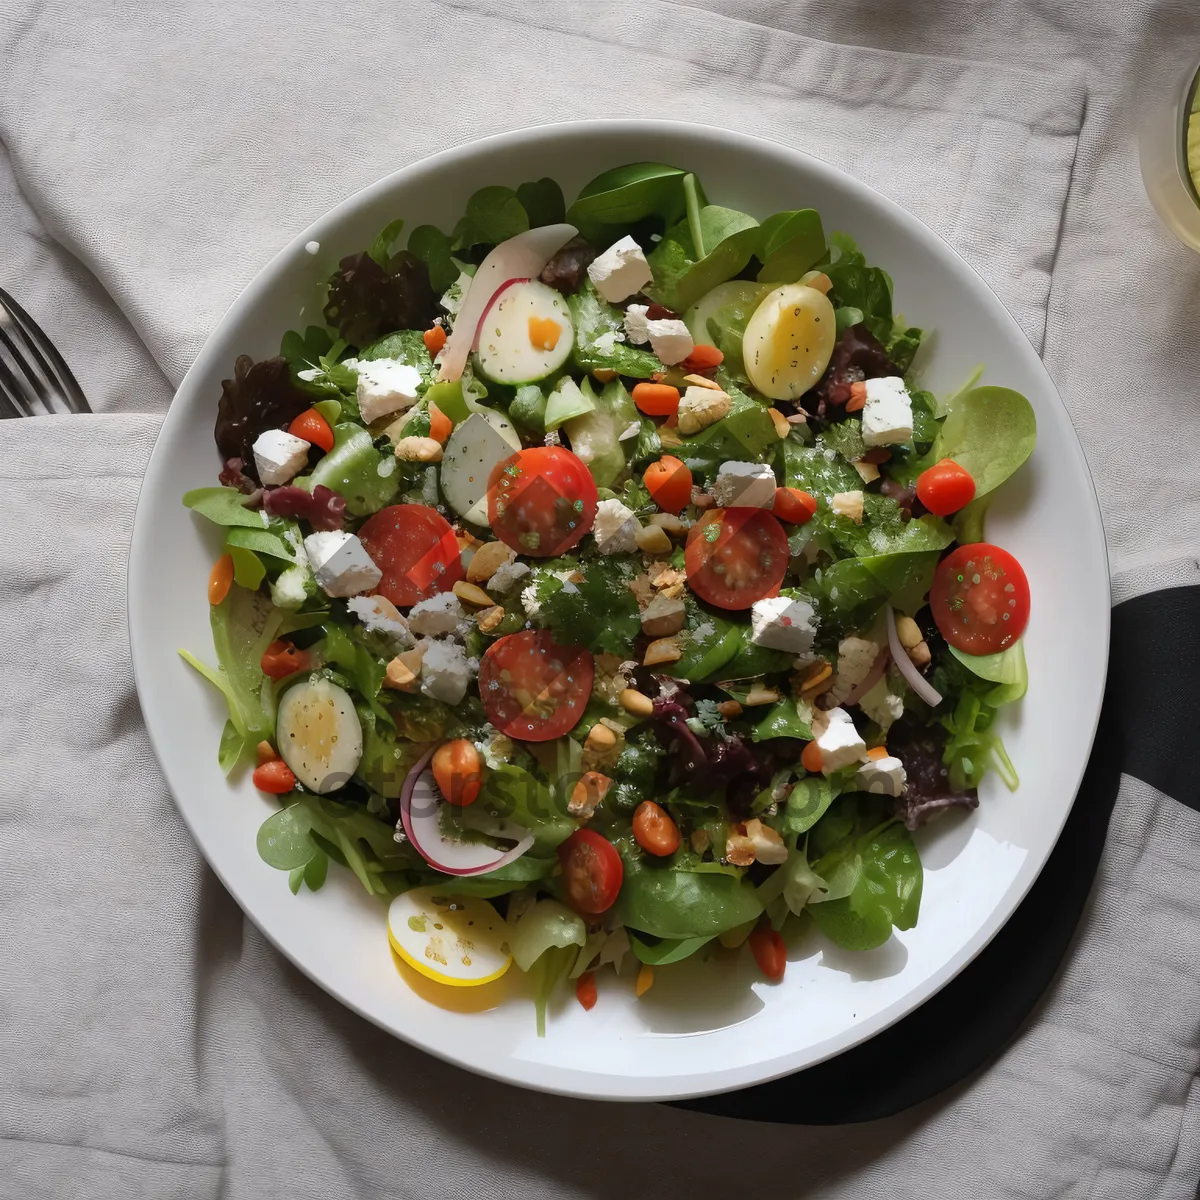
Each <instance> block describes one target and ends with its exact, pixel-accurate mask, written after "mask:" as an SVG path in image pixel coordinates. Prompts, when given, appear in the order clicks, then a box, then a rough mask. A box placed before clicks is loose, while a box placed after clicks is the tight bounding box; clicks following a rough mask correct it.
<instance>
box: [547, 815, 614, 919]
mask: <svg viewBox="0 0 1200 1200" xmlns="http://www.w3.org/2000/svg"><path fill="white" fill-rule="evenodd" d="M558 861H559V862H560V863H561V864H562V872H563V886H564V888H565V889H566V893H567V901H568V902H569V903H570V905H571V907H572V908H573V909H575V911H576V912H581V913H586V914H587V915H588V916H594V915H595V914H596V913H602V912H604V911H605V910H606V909H609V908H612V906H613V902H614V901H615V900H616V898H617V893H618V892H619V891H620V890H621V882H622V880H623V879H624V878H625V866H624V864H623V863H622V862H621V856H620V855H619V854H618V853H617V848H616V846H614V845H613V844H612V842H610V841H609V840H608V839H607V838H605V837H602V836H601V835H600V834H598V833H597V832H596V831H595V830H594V829H577V830H575V832H574V833H573V834H571V836H570V837H569V838H567V840H566V841H565V842H563V844H562V845H561V846H559V848H558Z"/></svg>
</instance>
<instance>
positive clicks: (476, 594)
mask: <svg viewBox="0 0 1200 1200" xmlns="http://www.w3.org/2000/svg"><path fill="white" fill-rule="evenodd" d="M454 594H455V595H456V596H457V597H458V598H459V599H460V600H461V601H462V602H463V603H464V604H475V605H478V606H479V607H480V608H491V607H492V605H493V604H495V603H496V602H495V600H493V599H492V598H491V596H489V595H488V594H487V592H485V591H484V590H483V588H481V587H478V586H476V585H475V584H473V583H467V582H466V581H465V580H462V579H460V580H459V581H458V582H457V583H456V584H455V585H454Z"/></svg>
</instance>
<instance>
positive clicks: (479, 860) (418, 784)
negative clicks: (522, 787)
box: [400, 751, 533, 875]
mask: <svg viewBox="0 0 1200 1200" xmlns="http://www.w3.org/2000/svg"><path fill="white" fill-rule="evenodd" d="M432 758H433V752H432V751H430V753H428V754H426V755H425V756H424V758H422V759H421V760H420V761H419V762H418V763H417V765H416V766H415V767H413V769H412V770H411V771H410V772H409V773H408V778H407V779H406V780H405V781H404V787H403V788H402V789H401V792H400V820H401V822H402V823H403V825H404V832H405V833H406V834H407V835H408V840H409V841H410V842H412V844H413V846H414V847H415V848H416V850H417V853H418V854H420V855H421V857H422V858H423V859H424V860H425V861H426V862H427V863H428V864H429V865H430V866H431V867H432V868H433V869H434V870H435V871H441V872H442V873H443V874H445V875H483V874H485V873H486V872H488V871H494V870H496V868H497V867H503V866H505V865H507V864H508V863H510V862H512V861H513V860H514V859H518V858H520V857H521V855H522V854H524V853H525V852H526V851H527V850H528V849H529V848H530V846H532V845H533V834H532V833H530V832H529V830H528V829H526V828H525V827H524V826H523V825H516V824H514V823H513V822H511V821H506V820H504V819H503V818H502V817H492V816H490V815H489V814H484V813H481V814H480V815H479V818H478V819H473V820H472V821H471V826H472V828H475V829H478V830H479V832H481V833H486V834H489V835H491V836H493V837H499V838H504V839H506V840H507V839H513V840H515V841H516V843H517V844H516V845H515V846H513V847H512V848H511V849H510V850H498V849H497V848H496V847H495V846H488V845H486V844H485V843H483V842H456V841H452V840H451V839H450V838H447V837H446V836H445V834H443V833H442V823H441V819H440V817H441V811H442V808H443V807H444V806H445V803H446V802H445V801H444V800H443V799H442V798H441V796H440V795H439V794H438V791H437V789H436V788H435V787H434V784H433V772H432V771H431V770H430V769H429V762H430V759H432Z"/></svg>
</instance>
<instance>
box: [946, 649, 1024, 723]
mask: <svg viewBox="0 0 1200 1200" xmlns="http://www.w3.org/2000/svg"><path fill="white" fill-rule="evenodd" d="M950 653H951V654H953V655H954V657H955V658H956V659H958V661H959V662H960V663H962V665H963V666H964V667H966V668H967V670H968V671H971V672H973V673H974V674H975V675H978V676H979V678H980V679H986V680H988V681H989V682H991V683H994V684H997V685H998V686H997V687H996V688H994V689H993V690H992V691H991V692H988V693H987V694H986V695H985V696H984V702H985V703H987V704H991V705H992V706H993V707H995V706H996V704H997V697H998V696H1000V697H1003V699H1001V700H1000V701H999V703H1003V704H1008V703H1011V702H1012V701H1013V700H1020V698H1021V697H1022V696H1023V695H1025V691H1026V689H1027V688H1028V687H1029V669H1028V667H1026V665H1025V643H1024V642H1022V641H1018V642H1016V643H1015V644H1014V645H1012V646H1009V648H1008V649H1007V650H1001V651H999V652H998V653H996V654H964V653H963V652H962V651H961V650H959V649H958V647H957V646H951V647H950Z"/></svg>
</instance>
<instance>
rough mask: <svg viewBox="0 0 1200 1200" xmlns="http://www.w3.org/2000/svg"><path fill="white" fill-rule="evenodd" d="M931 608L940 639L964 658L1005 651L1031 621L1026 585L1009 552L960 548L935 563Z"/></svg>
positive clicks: (988, 546)
mask: <svg viewBox="0 0 1200 1200" xmlns="http://www.w3.org/2000/svg"><path fill="white" fill-rule="evenodd" d="M929 607H930V609H932V611H933V619H934V621H935V622H936V623H937V627H938V629H939V630H941V633H942V637H944V638H945V639H946V641H948V642H949V643H950V645H952V646H954V647H955V648H956V649H959V650H961V651H963V653H964V654H995V653H996V652H997V651H999V650H1004V649H1007V648H1008V647H1009V646H1011V645H1012V644H1013V643H1014V642H1015V641H1016V640H1017V638H1019V637H1020V636H1021V634H1022V633H1024V632H1025V626H1026V625H1027V624H1028V623H1029V581H1028V580H1027V579H1026V578H1025V572H1024V571H1023V570H1022V569H1021V564H1020V563H1019V562H1017V560H1016V559H1015V558H1013V556H1012V555H1011V554H1009V552H1008V551H1007V550H1002V549H1001V548H1000V547H999V546H993V545H991V544H990V543H989V542H975V543H973V544H972V545H969V546H959V548H958V549H957V550H955V551H954V553H953V554H949V555H947V556H946V557H945V558H943V559H942V561H941V562H940V563H938V569H937V573H936V574H935V575H934V577H933V586H932V587H931V588H930V589H929Z"/></svg>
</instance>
